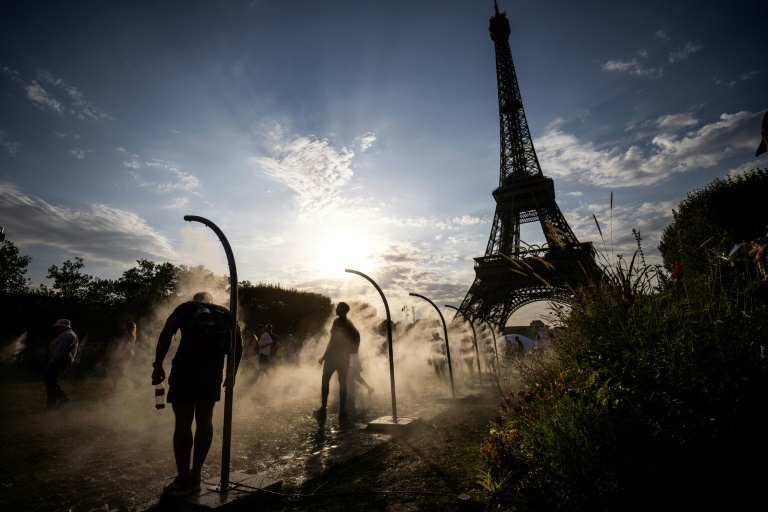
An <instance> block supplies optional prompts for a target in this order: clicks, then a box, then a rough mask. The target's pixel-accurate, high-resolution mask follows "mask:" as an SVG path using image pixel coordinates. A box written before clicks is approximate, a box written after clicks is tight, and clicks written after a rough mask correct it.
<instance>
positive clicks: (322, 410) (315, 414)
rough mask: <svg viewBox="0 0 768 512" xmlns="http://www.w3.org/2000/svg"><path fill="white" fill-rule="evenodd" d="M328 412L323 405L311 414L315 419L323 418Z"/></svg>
mask: <svg viewBox="0 0 768 512" xmlns="http://www.w3.org/2000/svg"><path fill="white" fill-rule="evenodd" d="M327 414H328V411H326V409H325V408H324V407H321V408H319V409H318V410H316V411H315V412H313V413H312V416H313V417H314V418H315V419H316V420H319V419H325V417H326V415H327Z"/></svg>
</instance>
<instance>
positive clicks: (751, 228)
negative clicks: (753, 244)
mask: <svg viewBox="0 0 768 512" xmlns="http://www.w3.org/2000/svg"><path fill="white" fill-rule="evenodd" d="M766 197H768V169H759V168H758V169H753V170H751V171H748V172H746V173H744V174H742V175H738V176H728V177H727V178H725V179H717V180H715V181H713V182H712V183H710V184H709V185H707V186H706V187H704V188H703V189H700V190H695V191H693V192H690V193H689V194H688V196H687V197H686V198H685V199H684V200H683V201H681V202H680V205H679V206H678V209H677V211H674V210H673V212H672V213H673V215H674V220H673V221H672V223H671V224H670V225H669V226H667V227H666V228H665V229H664V231H663V232H662V234H661V242H660V244H659V251H660V252H661V256H662V259H663V262H664V267H665V268H666V269H667V270H669V271H670V272H673V271H674V268H675V262H682V263H683V265H684V269H685V275H686V276H689V275H701V274H703V273H705V272H706V271H707V269H708V268H709V267H708V262H709V260H710V255H711V253H709V252H708V250H709V249H714V248H717V247H729V246H732V245H733V244H735V243H739V242H749V241H750V240H752V239H754V238H756V237H757V236H763V235H765V234H766V224H767V223H768V216H766V214H765V210H764V209H763V208H764V202H765V198H766Z"/></svg>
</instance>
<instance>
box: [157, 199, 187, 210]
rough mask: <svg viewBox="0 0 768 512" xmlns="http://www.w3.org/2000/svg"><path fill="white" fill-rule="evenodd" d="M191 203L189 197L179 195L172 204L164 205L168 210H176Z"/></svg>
mask: <svg viewBox="0 0 768 512" xmlns="http://www.w3.org/2000/svg"><path fill="white" fill-rule="evenodd" d="M188 204H189V198H188V197H177V198H175V199H174V200H173V201H172V202H171V203H170V204H167V205H165V206H163V208H165V209H167V210H175V209H178V208H184V207H185V206H187V205H188Z"/></svg>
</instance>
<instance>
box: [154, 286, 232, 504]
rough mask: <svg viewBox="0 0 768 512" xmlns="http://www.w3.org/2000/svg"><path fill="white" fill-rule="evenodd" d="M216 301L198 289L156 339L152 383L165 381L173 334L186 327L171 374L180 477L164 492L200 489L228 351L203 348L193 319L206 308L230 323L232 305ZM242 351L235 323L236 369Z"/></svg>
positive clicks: (175, 452) (177, 493)
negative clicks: (193, 328)
mask: <svg viewBox="0 0 768 512" xmlns="http://www.w3.org/2000/svg"><path fill="white" fill-rule="evenodd" d="M212 301H213V297H212V295H211V294H210V293H208V292H198V293H196V294H195V296H194V297H193V298H192V300H191V301H188V302H184V303H182V304H180V305H179V306H177V307H176V309H174V310H173V312H172V313H171V315H170V316H169V317H168V319H167V320H166V321H165V326H164V327H163V330H162V331H161V332H160V336H159V337H158V339H157V349H156V351H155V362H154V363H152V368H153V371H152V385H157V384H160V383H161V382H163V381H164V380H165V370H164V369H163V360H164V359H165V356H166V354H167V353H168V350H169V349H170V347H171V342H172V340H173V336H174V335H175V334H176V331H178V330H179V329H181V340H180V341H179V347H178V349H177V350H176V354H175V355H174V357H173V361H172V362H171V365H172V366H171V374H170V376H169V377H168V384H169V389H168V403H169V404H171V407H172V408H173V414H174V416H175V418H176V422H175V427H174V432H173V455H174V458H175V460H176V470H177V472H178V473H177V476H176V478H175V479H174V480H173V481H172V482H171V483H169V484H168V485H166V486H165V487H164V489H163V493H164V494H165V495H168V496H186V495H189V494H191V493H194V492H198V491H200V487H201V480H202V479H201V471H202V468H203V464H204V463H205V459H206V457H207V456H208V450H210V448H211V442H212V441H213V408H214V406H215V405H216V402H218V401H219V400H220V399H221V388H222V382H223V381H224V379H223V374H224V357H225V354H224V353H223V352H220V351H218V350H217V349H213V348H212V347H211V346H210V345H206V346H204V347H203V348H204V350H200V348H201V345H200V344H197V345H196V344H195V341H194V340H193V339H192V335H191V333H190V329H191V327H190V322H191V320H192V318H193V316H194V315H195V313H197V312H198V311H199V310H201V309H208V310H214V309H215V310H217V311H218V312H221V313H223V314H225V315H226V316H227V318H228V319H229V322H230V325H231V324H232V323H233V322H232V316H231V314H230V312H229V310H228V309H227V308H225V307H223V306H219V305H217V304H212ZM235 324H236V323H235ZM242 353H243V338H242V335H241V333H240V327H239V326H237V325H236V329H235V350H234V356H235V372H237V368H238V366H239V364H240V357H241V356H242ZM229 357H231V355H230V356H229ZM227 385H228V383H227V382H224V386H227ZM193 421H194V422H195V433H194V436H193V434H192V422H193ZM190 461H191V463H192V466H191V467H190Z"/></svg>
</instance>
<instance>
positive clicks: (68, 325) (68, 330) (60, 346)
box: [43, 318, 78, 409]
mask: <svg viewBox="0 0 768 512" xmlns="http://www.w3.org/2000/svg"><path fill="white" fill-rule="evenodd" d="M53 328H54V329H55V330H56V339H54V340H53V341H52V342H51V344H50V346H49V347H48V357H47V358H46V360H45V366H44V367H43V383H44V384H45V394H46V396H47V404H48V408H49V409H52V408H54V407H61V406H64V405H67V404H68V403H69V402H71V399H70V398H69V397H68V396H67V394H66V393H65V392H64V390H63V389H61V386H59V375H60V374H62V373H64V372H65V371H67V369H68V368H69V365H70V364H72V362H73V361H74V360H75V355H76V354H77V343H78V339H77V334H75V331H73V330H72V322H70V321H69V320H67V319H66V318H61V319H59V320H56V323H55V324H53Z"/></svg>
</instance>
